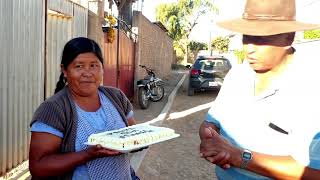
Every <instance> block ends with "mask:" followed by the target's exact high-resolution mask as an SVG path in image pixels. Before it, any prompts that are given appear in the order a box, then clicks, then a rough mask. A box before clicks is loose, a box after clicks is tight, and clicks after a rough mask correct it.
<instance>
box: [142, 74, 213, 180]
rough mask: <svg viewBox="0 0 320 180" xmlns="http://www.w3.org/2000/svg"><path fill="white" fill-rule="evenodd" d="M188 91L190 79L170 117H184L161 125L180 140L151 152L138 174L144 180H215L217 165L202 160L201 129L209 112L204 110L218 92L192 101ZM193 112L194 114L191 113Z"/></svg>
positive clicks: (206, 109)
mask: <svg viewBox="0 0 320 180" xmlns="http://www.w3.org/2000/svg"><path fill="white" fill-rule="evenodd" d="M186 88H187V78H186V80H185V82H184V83H183V85H182V86H181V88H180V89H179V91H178V93H177V96H176V98H175V100H174V103H173V105H172V107H171V110H170V113H171V114H170V113H169V117H171V116H172V115H173V114H174V113H175V114H177V113H178V114H180V115H181V116H182V117H180V118H179V117H178V118H171V119H167V120H165V121H164V122H163V124H162V126H165V127H170V128H172V129H174V130H175V131H176V132H177V133H179V134H180V135H181V136H180V137H178V138H176V139H173V140H170V141H166V142H163V143H159V144H156V145H152V146H151V147H150V148H149V150H148V152H147V154H146V156H145V158H144V160H143V161H142V164H141V166H140V168H139V170H138V172H137V174H138V176H139V177H140V178H141V179H142V180H149V179H150V180H151V179H152V180H200V179H201V180H207V179H208V180H209V179H210V180H212V179H216V177H215V174H214V165H212V164H210V163H209V162H207V161H205V160H204V159H202V158H200V156H199V142H200V140H199V136H198V129H199V126H200V124H201V123H202V121H203V120H204V119H205V116H206V112H207V111H208V108H206V107H202V106H205V105H206V104H207V103H209V102H212V101H213V100H214V99H215V97H216V94H217V92H216V91H211V92H199V93H196V94H195V96H191V97H190V96H187V91H186ZM201 105H202V106H201ZM201 107H202V108H201ZM208 107H209V106H208ZM197 108H200V109H199V110H198V109H197ZM192 110H194V112H193V113H192V112H190V111H192ZM179 112H180V113H179Z"/></svg>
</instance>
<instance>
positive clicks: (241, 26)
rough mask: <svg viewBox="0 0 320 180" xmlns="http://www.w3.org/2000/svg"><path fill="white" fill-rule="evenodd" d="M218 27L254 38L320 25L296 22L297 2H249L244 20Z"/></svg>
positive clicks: (262, 0)
mask: <svg viewBox="0 0 320 180" xmlns="http://www.w3.org/2000/svg"><path fill="white" fill-rule="evenodd" d="M217 25H218V26H220V27H223V28H225V29H228V30H231V31H234V32H239V33H242V34H246V35H254V36H268V35H275V34H281V33H287V32H296V31H304V30H311V29H317V28H320V25H319V24H308V23H302V22H298V21H296V3H295V0H247V3H246V6H245V10H244V13H243V15H242V18H238V19H232V20H227V21H222V22H218V23H217Z"/></svg>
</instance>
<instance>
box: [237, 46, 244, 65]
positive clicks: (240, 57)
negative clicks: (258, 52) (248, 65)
mask: <svg viewBox="0 0 320 180" xmlns="http://www.w3.org/2000/svg"><path fill="white" fill-rule="evenodd" d="M234 55H235V56H236V57H237V59H238V63H239V64H241V63H242V62H243V61H244V59H245V57H246V52H245V51H244V50H243V49H240V50H235V51H234Z"/></svg>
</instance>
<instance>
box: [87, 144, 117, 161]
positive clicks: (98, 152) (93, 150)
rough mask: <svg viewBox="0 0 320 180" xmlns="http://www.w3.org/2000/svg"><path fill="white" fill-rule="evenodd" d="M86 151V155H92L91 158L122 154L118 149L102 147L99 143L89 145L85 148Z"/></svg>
mask: <svg viewBox="0 0 320 180" xmlns="http://www.w3.org/2000/svg"><path fill="white" fill-rule="evenodd" d="M85 152H86V153H88V155H89V156H90V157H92V158H93V159H96V158H103V157H109V156H117V155H120V154H122V153H121V152H119V151H114V150H111V149H106V148H104V147H102V146H101V145H100V144H98V145H95V146H89V147H88V148H87V149H86V150H85Z"/></svg>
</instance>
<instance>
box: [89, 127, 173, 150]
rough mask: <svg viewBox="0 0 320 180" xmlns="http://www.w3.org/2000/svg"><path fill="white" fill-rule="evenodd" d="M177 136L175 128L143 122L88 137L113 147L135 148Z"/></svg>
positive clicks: (91, 142)
mask: <svg viewBox="0 0 320 180" xmlns="http://www.w3.org/2000/svg"><path fill="white" fill-rule="evenodd" d="M177 136H179V135H178V134H176V133H175V131H174V130H173V129H170V128H165V127H158V126H152V125H144V124H142V125H134V126H129V127H125V128H122V129H118V130H113V131H107V132H103V133H98V134H92V135H90V136H89V138H88V143H89V144H100V145H102V146H103V147H109V148H112V149H134V148H135V147H143V146H144V145H149V144H153V143H156V142H160V141H162V140H166V139H170V138H172V137H177Z"/></svg>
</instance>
